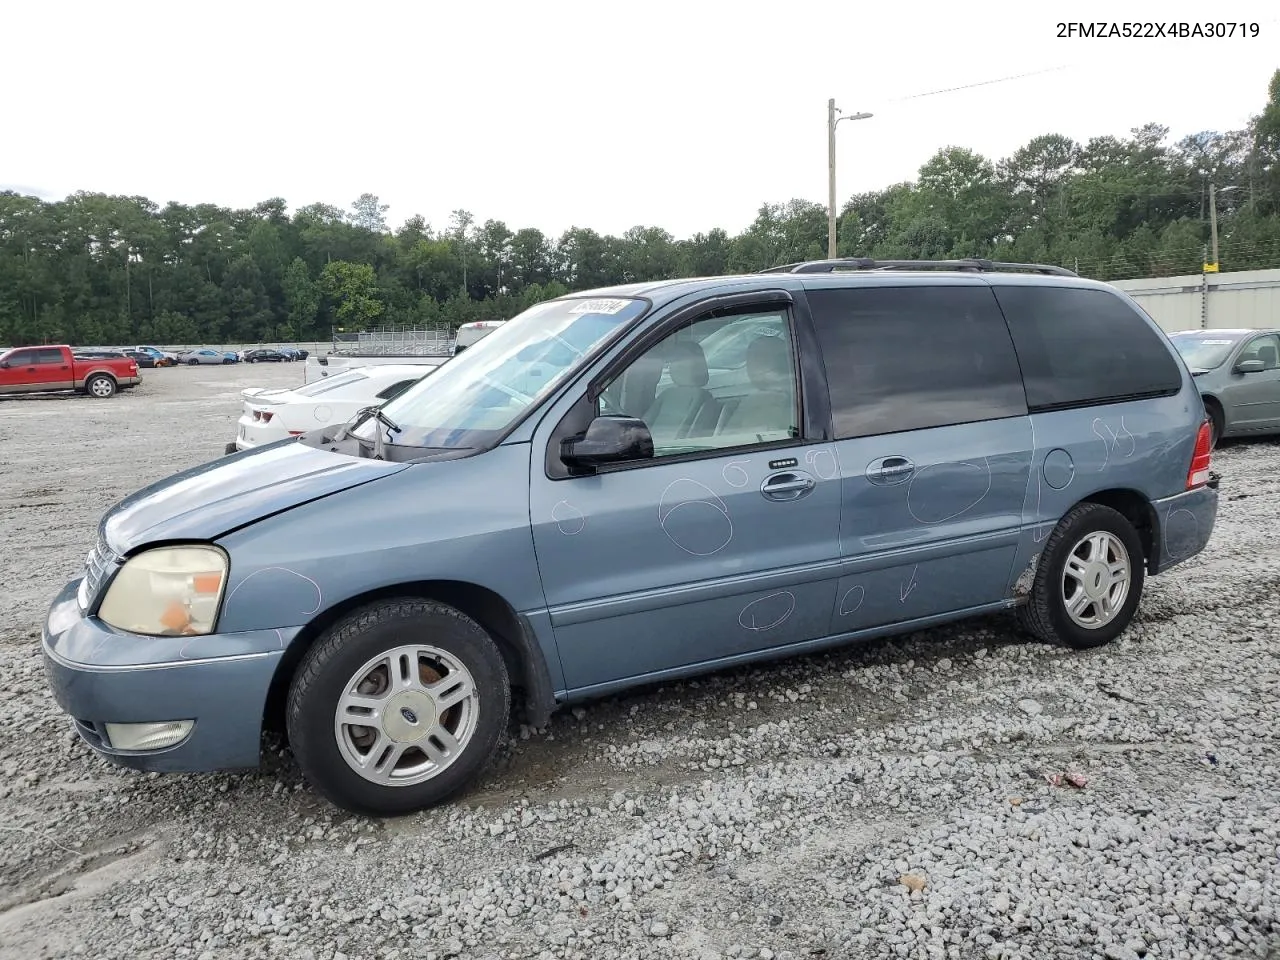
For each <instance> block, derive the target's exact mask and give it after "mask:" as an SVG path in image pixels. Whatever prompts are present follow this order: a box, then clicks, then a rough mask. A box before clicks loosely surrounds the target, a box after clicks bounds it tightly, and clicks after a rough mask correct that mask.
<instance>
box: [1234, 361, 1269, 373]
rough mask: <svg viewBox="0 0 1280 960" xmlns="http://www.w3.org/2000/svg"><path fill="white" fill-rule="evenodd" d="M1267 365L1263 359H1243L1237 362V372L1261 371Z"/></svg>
mask: <svg viewBox="0 0 1280 960" xmlns="http://www.w3.org/2000/svg"><path fill="white" fill-rule="evenodd" d="M1265 369H1267V365H1266V364H1265V363H1263V362H1262V361H1261V360H1241V361H1240V362H1239V363H1237V364H1236V373H1261V372H1262V371H1263V370H1265Z"/></svg>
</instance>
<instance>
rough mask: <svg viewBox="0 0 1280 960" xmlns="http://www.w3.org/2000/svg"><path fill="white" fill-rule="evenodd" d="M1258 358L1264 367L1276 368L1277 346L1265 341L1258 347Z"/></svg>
mask: <svg viewBox="0 0 1280 960" xmlns="http://www.w3.org/2000/svg"><path fill="white" fill-rule="evenodd" d="M1258 359H1259V360H1261V361H1262V363H1263V368H1264V369H1266V370H1274V369H1275V368H1276V366H1277V357H1276V348H1275V347H1274V346H1272V345H1271V344H1269V343H1264V344H1263V345H1262V346H1260V347H1259V348H1258Z"/></svg>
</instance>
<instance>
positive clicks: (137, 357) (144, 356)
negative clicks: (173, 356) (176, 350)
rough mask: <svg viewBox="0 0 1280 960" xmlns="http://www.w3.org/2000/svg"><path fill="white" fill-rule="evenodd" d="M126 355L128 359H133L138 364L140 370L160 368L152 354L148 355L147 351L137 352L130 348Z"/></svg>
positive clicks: (125, 352)
mask: <svg viewBox="0 0 1280 960" xmlns="http://www.w3.org/2000/svg"><path fill="white" fill-rule="evenodd" d="M124 355H125V356H126V357H132V358H133V360H134V362H135V363H137V364H138V366H139V368H141V369H150V368H152V367H155V366H158V364H157V363H156V358H155V357H154V356H153V355H152V354H150V353H147V352H146V351H145V350H135V349H133V348H132V347H130V348H129V349H127V350H125V351H124Z"/></svg>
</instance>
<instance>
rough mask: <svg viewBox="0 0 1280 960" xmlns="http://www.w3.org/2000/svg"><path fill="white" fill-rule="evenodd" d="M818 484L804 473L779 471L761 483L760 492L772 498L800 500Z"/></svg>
mask: <svg viewBox="0 0 1280 960" xmlns="http://www.w3.org/2000/svg"><path fill="white" fill-rule="evenodd" d="M816 485H817V481H815V480H814V479H813V477H810V476H807V475H805V474H803V473H779V474H775V475H774V476H772V477H768V478H766V479H765V481H764V483H762V484H760V492H761V493H762V494H764V495H765V496H766V497H768V498H769V499H770V500H798V499H799V498H800V497H802V496H804V495H805V494H806V493H808V492H809V491H810V490H812V489H813V488H814V487H815V486H816Z"/></svg>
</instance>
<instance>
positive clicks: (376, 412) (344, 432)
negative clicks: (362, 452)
mask: <svg viewBox="0 0 1280 960" xmlns="http://www.w3.org/2000/svg"><path fill="white" fill-rule="evenodd" d="M370 417H373V418H374V419H375V420H377V421H378V422H379V423H380V424H382V425H383V426H385V427H386V428H387V429H388V430H390V431H391V432H392V433H400V432H401V427H400V424H398V423H396V422H395V421H394V420H392V419H391V418H390V417H389V416H387V414H386V412H385V411H383V409H382V408H381V407H379V406H372V407H363V408H362V409H360V410H358V411H356V415H355V417H354V418H352V420H351V422H350V423H346V424H344V425H343V427H342V429H341V430H339V431H338V433H337V435H335V436H334V438H333V439H334V440H335V441H341V440H345V439H347V437H349V436H351V434H352V432H353V431H354V430H355V429H356V428H357V427H359V426H360V424H362V423H364V422H365V421H366V420H368V419H369V418H370ZM356 442H357V443H359V444H360V446H361V449H363V448H364V445H365V443H367V442H368V441H366V440H365V439H363V438H362V437H356ZM383 443H384V441H383V439H382V431H381V430H374V431H373V459H375V460H385V459H387V458H386V451H385V450H384V448H383Z"/></svg>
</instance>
